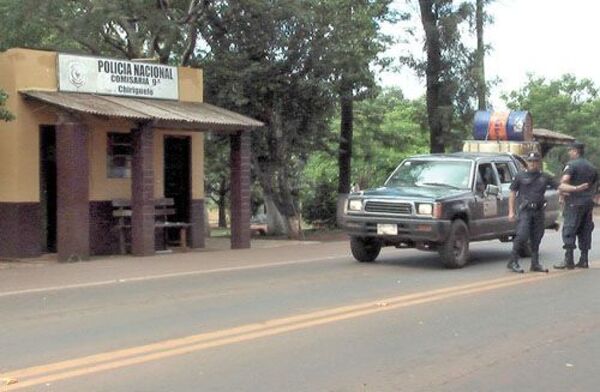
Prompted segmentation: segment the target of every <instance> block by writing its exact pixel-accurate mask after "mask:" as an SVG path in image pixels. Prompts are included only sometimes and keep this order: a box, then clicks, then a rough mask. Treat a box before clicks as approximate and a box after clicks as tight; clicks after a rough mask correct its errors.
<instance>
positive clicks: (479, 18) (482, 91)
mask: <svg viewBox="0 0 600 392" xmlns="http://www.w3.org/2000/svg"><path fill="white" fill-rule="evenodd" d="M483 1H484V0H477V6H476V9H475V25H476V27H475V28H476V30H477V51H476V53H475V56H476V60H475V74H476V78H477V100H478V108H479V110H485V109H486V108H487V104H486V85H485V67H484V63H485V61H484V59H485V47H484V43H483V19H484V16H485V14H484V11H483Z"/></svg>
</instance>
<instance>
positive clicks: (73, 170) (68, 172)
mask: <svg viewBox="0 0 600 392" xmlns="http://www.w3.org/2000/svg"><path fill="white" fill-rule="evenodd" d="M88 144H89V133H88V129H87V126H86V125H85V124H84V123H82V122H80V120H78V119H77V118H76V117H73V116H69V115H67V114H61V115H60V117H59V120H58V124H57V126H56V173H57V182H56V187H57V189H56V191H57V206H56V207H57V211H56V212H57V214H56V215H57V222H56V230H57V239H56V241H57V243H56V247H57V253H58V260H59V261H77V260H85V259H87V258H89V256H90V201H89V200H90V191H89V183H90V175H89V173H90V163H89V156H88Z"/></svg>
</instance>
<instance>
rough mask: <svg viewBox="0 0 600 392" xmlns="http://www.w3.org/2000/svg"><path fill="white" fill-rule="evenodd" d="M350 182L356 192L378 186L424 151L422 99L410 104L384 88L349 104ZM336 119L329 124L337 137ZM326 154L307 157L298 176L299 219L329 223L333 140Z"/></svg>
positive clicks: (332, 209)
mask: <svg viewBox="0 0 600 392" xmlns="http://www.w3.org/2000/svg"><path fill="white" fill-rule="evenodd" d="M354 113H355V138H354V141H355V149H354V152H353V169H352V178H353V179H354V181H353V182H356V183H357V184H358V185H359V187H360V188H361V189H365V188H368V187H374V186H380V185H382V184H383V183H384V181H385V180H386V178H387V177H388V176H389V174H390V173H391V172H392V170H393V169H394V168H396V166H398V164H399V163H400V162H401V161H402V159H404V158H406V157H408V156H411V155H415V154H422V153H426V152H427V151H428V145H429V143H428V134H427V131H426V123H427V114H426V109H425V102H424V101H423V100H415V101H410V100H407V99H405V98H404V97H403V95H402V92H401V91H400V90H398V89H386V90H384V91H383V92H382V93H381V94H379V95H377V96H376V97H373V98H367V99H365V100H362V101H360V102H357V103H356V105H355V111H354ZM338 121H339V117H336V118H334V119H333V120H332V122H331V130H330V132H331V135H335V134H336V132H337V124H338ZM330 146H331V147H332V148H331V150H330V152H329V153H328V152H317V153H314V154H312V155H311V157H310V159H309V161H308V163H307V165H306V167H305V169H304V171H303V184H304V187H303V191H302V206H303V217H304V218H305V219H306V220H307V221H309V222H319V223H324V224H332V223H335V213H336V198H337V192H336V189H337V172H338V168H337V165H336V154H335V148H333V147H334V146H335V141H331V142H330Z"/></svg>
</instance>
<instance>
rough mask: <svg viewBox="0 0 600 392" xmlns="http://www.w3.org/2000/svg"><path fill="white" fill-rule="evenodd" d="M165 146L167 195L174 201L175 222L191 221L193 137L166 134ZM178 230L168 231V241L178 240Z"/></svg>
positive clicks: (173, 218)
mask: <svg viewBox="0 0 600 392" xmlns="http://www.w3.org/2000/svg"><path fill="white" fill-rule="evenodd" d="M164 144H165V147H164V160H165V161H164V170H165V172H164V178H165V197H166V198H172V199H173V201H174V203H175V204H174V208H175V214H174V215H172V216H171V217H170V219H172V220H173V221H175V222H189V219H190V199H191V194H192V189H191V180H192V177H191V158H192V157H191V139H190V137H189V136H166V137H165V143H164ZM178 235H179V232H178V231H177V230H173V231H170V232H169V233H167V239H168V241H177V240H178Z"/></svg>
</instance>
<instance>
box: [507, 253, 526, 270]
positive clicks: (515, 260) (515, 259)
mask: <svg viewBox="0 0 600 392" xmlns="http://www.w3.org/2000/svg"><path fill="white" fill-rule="evenodd" d="M506 268H508V269H509V270H511V271H512V272H516V273H518V274H522V273H523V272H525V271H523V268H521V266H520V265H519V256H518V255H516V254H514V253H513V254H511V256H510V261H509V262H508V264H507V265H506Z"/></svg>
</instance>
